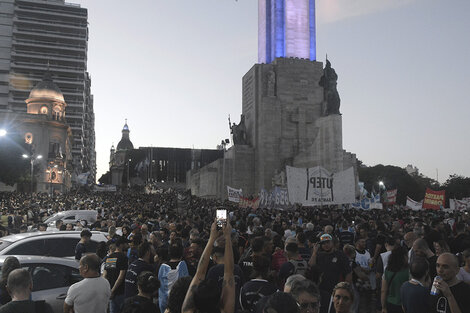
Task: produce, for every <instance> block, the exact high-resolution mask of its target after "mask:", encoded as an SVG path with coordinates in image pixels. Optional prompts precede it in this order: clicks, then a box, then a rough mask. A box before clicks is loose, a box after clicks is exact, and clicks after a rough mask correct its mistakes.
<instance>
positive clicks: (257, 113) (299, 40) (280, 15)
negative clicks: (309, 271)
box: [187, 0, 357, 198]
mask: <svg viewBox="0 0 470 313" xmlns="http://www.w3.org/2000/svg"><path fill="white" fill-rule="evenodd" d="M258 4H259V6H258V10H259V12H258V16H259V24H258V26H259V28H258V60H259V64H255V65H254V66H253V67H252V68H251V69H250V70H249V71H248V72H247V73H246V74H245V75H244V76H243V82H242V83H243V86H242V87H243V97H242V116H241V119H240V123H239V124H238V125H234V126H231V128H230V129H231V132H232V134H233V139H234V140H233V143H234V145H233V146H232V147H231V148H230V149H228V150H227V151H226V152H225V157H224V158H223V159H221V160H218V161H215V162H213V163H211V164H209V165H208V166H206V167H204V168H202V169H200V170H198V171H194V172H191V173H189V176H190V177H189V179H187V182H188V187H190V188H191V190H192V192H193V194H195V195H199V196H206V197H217V198H226V194H227V193H226V190H227V187H226V186H230V187H233V188H237V189H239V188H241V189H242V190H243V194H244V195H245V196H250V195H253V196H256V195H257V194H258V193H259V192H260V190H261V189H266V190H269V189H271V188H272V187H274V186H283V185H284V184H285V179H283V177H285V168H286V165H289V166H294V167H303V168H308V167H314V166H322V167H324V168H326V169H327V170H328V171H330V172H339V171H342V170H344V169H346V168H349V167H351V166H355V163H356V157H355V155H354V154H351V153H347V152H346V151H344V150H343V139H342V116H341V114H340V112H339V106H340V98H339V94H338V91H337V89H336V84H337V79H338V75H337V74H336V72H335V70H334V69H333V68H332V67H331V63H330V62H329V61H328V60H327V63H326V66H325V68H323V63H322V62H317V61H316V43H315V38H316V35H315V1H314V0H259V2H258ZM356 177H357V175H356Z"/></svg>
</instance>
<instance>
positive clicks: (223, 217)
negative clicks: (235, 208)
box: [216, 210, 227, 227]
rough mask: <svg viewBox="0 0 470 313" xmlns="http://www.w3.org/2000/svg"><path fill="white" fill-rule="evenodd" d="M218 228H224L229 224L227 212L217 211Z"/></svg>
mask: <svg viewBox="0 0 470 313" xmlns="http://www.w3.org/2000/svg"><path fill="white" fill-rule="evenodd" d="M216 218H217V226H218V227H222V226H223V225H224V224H225V223H226V222H227V210H217V211H216Z"/></svg>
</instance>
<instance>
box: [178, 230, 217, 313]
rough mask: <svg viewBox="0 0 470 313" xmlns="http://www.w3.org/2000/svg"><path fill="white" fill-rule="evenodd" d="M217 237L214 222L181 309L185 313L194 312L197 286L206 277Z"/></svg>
mask: <svg viewBox="0 0 470 313" xmlns="http://www.w3.org/2000/svg"><path fill="white" fill-rule="evenodd" d="M217 235H218V231H217V223H216V222H214V223H212V225H211V234H210V236H209V241H208V242H207V244H206V247H205V248H204V251H203V252H202V255H201V258H200V259H199V263H198V265H197V270H196V274H195V275H194V277H193V279H192V280H191V284H190V285H189V289H188V292H187V293H186V297H184V302H183V307H182V309H181V310H182V312H183V313H192V312H194V299H193V297H194V291H195V290H196V288H197V286H199V284H200V283H201V281H203V280H204V278H205V277H206V272H207V266H209V259H210V256H211V253H212V247H213V246H214V241H215V240H216V239H217Z"/></svg>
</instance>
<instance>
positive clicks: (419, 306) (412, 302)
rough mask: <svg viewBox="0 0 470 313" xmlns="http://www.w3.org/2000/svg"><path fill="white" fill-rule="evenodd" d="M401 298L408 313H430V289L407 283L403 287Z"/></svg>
mask: <svg viewBox="0 0 470 313" xmlns="http://www.w3.org/2000/svg"><path fill="white" fill-rule="evenodd" d="M400 298H401V303H402V305H403V307H404V308H405V312H406V313H428V312H429V311H430V308H429V300H430V298H431V296H430V294H429V288H426V287H423V286H421V285H415V284H412V283H410V282H409V281H407V282H405V283H404V284H403V285H401V288H400Z"/></svg>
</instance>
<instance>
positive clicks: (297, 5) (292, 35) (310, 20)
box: [258, 0, 316, 63]
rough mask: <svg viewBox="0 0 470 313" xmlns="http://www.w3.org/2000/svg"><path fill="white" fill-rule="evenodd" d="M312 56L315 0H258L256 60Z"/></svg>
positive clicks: (314, 51)
mask: <svg viewBox="0 0 470 313" xmlns="http://www.w3.org/2000/svg"><path fill="white" fill-rule="evenodd" d="M281 57H285V58H295V57H297V58H303V59H310V60H312V61H315V60H316V35H315V0H258V62H259V63H271V62H272V61H273V60H274V59H276V58H281Z"/></svg>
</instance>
